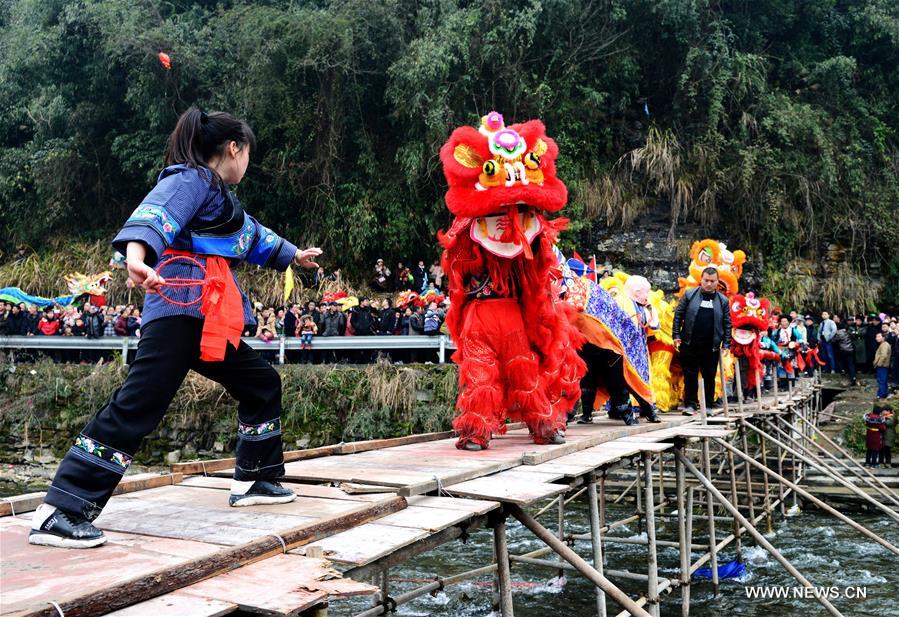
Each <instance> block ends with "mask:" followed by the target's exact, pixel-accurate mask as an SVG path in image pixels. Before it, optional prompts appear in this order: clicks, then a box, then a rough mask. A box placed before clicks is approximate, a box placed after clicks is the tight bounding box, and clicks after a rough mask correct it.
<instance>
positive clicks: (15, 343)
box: [0, 334, 455, 366]
mask: <svg viewBox="0 0 899 617" xmlns="http://www.w3.org/2000/svg"><path fill="white" fill-rule="evenodd" d="M243 340H244V342H245V343H247V345H249V346H250V347H252V348H253V349H255V350H256V351H277V352H278V364H284V357H285V354H286V352H287V351H291V350H300V349H302V344H301V343H300V339H299V338H298V337H289V338H288V337H280V338H277V339H272V342H270V343H266V342H265V341H262V340H260V339H258V338H256V337H244V339H243ZM138 341H140V338H138V337H134V336H104V337H102V338H85V337H81V336H77V337H75V336H0V350H3V349H68V350H106V351H118V352H119V353H121V354H122V364H124V365H126V366H127V364H128V352H129V351H130V350H133V349H137V343H138ZM392 349H432V350H434V351H436V352H437V357H438V361H439V362H440V363H441V364H443V363H444V362H446V351H447V350H448V349H449V350H452V349H455V345H454V344H453V342H452V340H451V339H450V338H449V337H448V336H446V335H443V334H440V335H438V336H421V335H415V336H402V335H396V336H316V337H315V338H313V339H312V350H313V351H381V350H392Z"/></svg>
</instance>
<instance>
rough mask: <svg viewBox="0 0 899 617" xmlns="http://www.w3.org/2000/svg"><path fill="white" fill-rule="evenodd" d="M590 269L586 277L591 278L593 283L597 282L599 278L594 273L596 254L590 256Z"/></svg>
mask: <svg viewBox="0 0 899 617" xmlns="http://www.w3.org/2000/svg"><path fill="white" fill-rule="evenodd" d="M590 270H591V272H590V274H588V275H587V276H588V278H591V279H593V282H594V283H598V282H599V279H598V276H597V274H596V256H595V255H594V256H593V257H591V258H590Z"/></svg>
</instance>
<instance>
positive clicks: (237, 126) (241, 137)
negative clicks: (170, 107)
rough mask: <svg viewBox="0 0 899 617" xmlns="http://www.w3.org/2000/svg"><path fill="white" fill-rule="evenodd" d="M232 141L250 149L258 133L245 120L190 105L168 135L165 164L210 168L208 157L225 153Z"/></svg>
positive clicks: (253, 147) (254, 146)
mask: <svg viewBox="0 0 899 617" xmlns="http://www.w3.org/2000/svg"><path fill="white" fill-rule="evenodd" d="M232 141H233V142H236V143H237V145H238V146H239V147H240V148H244V147H247V148H249V149H250V151H251V152H252V151H253V150H255V149H256V136H255V135H254V134H253V130H252V129H251V128H250V126H249V125H248V124H247V123H246V122H244V121H243V120H241V119H239V118H235V117H234V116H232V115H231V114H229V113H225V112H223V111H214V112H210V113H206V112H204V111H200V110H199V109H197V108H196V107H191V108H190V109H188V110H187V111H185V112H184V113H183V114H181V117H180V118H178V123H177V124H176V125H175V129H174V130H173V131H172V134H171V135H169V141H168V145H167V147H166V152H165V164H166V166H169V165H179V164H180V165H187V166H188V167H195V168H196V167H206V168H208V167H209V165H208V162H209V160H210V159H211V158H213V157H215V156H216V155H220V154H222V153H223V152H224V150H225V147H226V146H227V145H228V144H229V143H230V142H232ZM216 178H217V179H218V180H219V181H220V179H219V178H218V176H217V175H216Z"/></svg>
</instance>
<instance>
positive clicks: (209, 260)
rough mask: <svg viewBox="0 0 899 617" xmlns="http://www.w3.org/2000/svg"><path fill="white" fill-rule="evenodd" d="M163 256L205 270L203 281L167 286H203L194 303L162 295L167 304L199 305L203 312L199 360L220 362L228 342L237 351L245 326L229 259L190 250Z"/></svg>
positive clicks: (173, 281) (182, 281)
mask: <svg viewBox="0 0 899 617" xmlns="http://www.w3.org/2000/svg"><path fill="white" fill-rule="evenodd" d="M162 254H163V255H169V256H172V257H173V258H176V259H177V258H182V259H185V260H188V261H193V262H194V263H195V264H196V265H197V266H199V267H200V269H201V270H202V271H203V278H202V279H175V278H173V279H167V280H166V286H168V287H189V286H193V285H202V287H203V292H202V294H201V295H200V297H199V298H197V299H196V300H194V301H193V302H183V303H182V302H177V301H175V300H172V299H171V298H167V297H166V296H165V295H163V294H162V293H160V296H162V298H163V299H164V300H166V301H167V302H170V303H171V304H177V305H180V306H188V305H191V304H196V303H197V302H199V303H200V312H201V313H202V314H203V317H204V320H203V333H202V336H201V338H200V360H204V361H206V362H221V361H222V360H224V359H225V351H226V350H227V349H228V343H231V345H232V346H233V347H234V348H235V349H237V346H238V345H240V335H241V333H242V332H243V326H244V323H243V321H244V319H243V301H242V300H241V297H240V290H239V289H238V288H237V283H235V282H234V277H233V276H232V274H231V266H230V265H229V264H228V260H227V259H225V258H224V257H219V256H217V255H197V254H195V253H191V252H189V251H176V250H174V249H166V250H165V251H163V253H162ZM199 257H202V258H204V259H205V260H206V266H205V267H203V265H202V264H201V263H200V261H199V259H198V258H199ZM168 263H171V260H169V261H167V262H166V264H168ZM166 264H163V266H165V265H166ZM163 278H164V277H163Z"/></svg>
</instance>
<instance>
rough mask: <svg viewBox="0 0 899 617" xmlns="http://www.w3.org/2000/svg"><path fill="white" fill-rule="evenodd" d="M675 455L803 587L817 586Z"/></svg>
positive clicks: (832, 609)
mask: <svg viewBox="0 0 899 617" xmlns="http://www.w3.org/2000/svg"><path fill="white" fill-rule="evenodd" d="M675 456H677V457H678V459H679V460H680V461H681V462H682V463H683V464H684V467H686V468H687V470H688V471H689V472H690V473H692V474H693V475H694V476H695V477H696V479H697V480H699V482H700V483H702V485H703V486H704V487H705V488H706V490H707V491H708V492H709V493H711V494H712V495H714V496H715V499H716V500H717V501H718V502H719V503H720V504H721V505H722V506H724V508H725V509H726V510H727V511H728V512H730V514H731V515H732V516H734V517H736V518H737V519H738V520H739V521H740V524H742V525H743V527H745V528H746V531H748V532H749V534H750V535H752V537H753V538H754V539H755V541H756V542H757V543H759V544H760V545H761V546H762V547H763V548H764V549H765V550H767V551H768V553H770V554H771V556H772V557H774V558H775V559H776V560H777V561H778V563H780V565H782V566H783V567H784V568H785V569H786V570H787V572H789V573H790V574H791V575H792V576H793V577H794V578H795V579H796V580H797V581H799V583H801V584H802V586H803V587H806V588H809V589H815V587H814V586H813V585H812V584H811V583H810V582H809V580H808V579H807V578H805V577H804V576H803V575H802V574H801V573H800V572H799V571H798V570H797V569H796V568H794V567H793V564H791V563H790V562H789V561H788V560H787V559H786V558H785V557H784V556H783V555H782V554H781V553H780V551H778V550H777V549H776V548H774V546H773V545H772V544H771V543H770V542H769V541H768V540H767V539H766V538H765V536H763V535H762V534H761V533H759V531H758V530H757V529H756V528H755V527H753V526H752V525H751V524H750V523H749V521H748V520H746V517H744V516H743V515H742V514H740V511H739V510H738V509H737V508H736V507H735V506H734V505H733V504H731V503H730V502H729V501H727V499H725V498H724V495H722V494H721V492H720V491H719V490H718V489H717V488H715V485H714V484H712V482H711V481H710V480H709V479H708V478H707V477H705V476H704V475H703V474H702V472H700V471H699V470H698V469H697V468H696V467H694V466H693V463H691V462H690V461H689V460H687V458H686V457H685V456H684V455H683V454H681V453H680V452H677V451H675ZM815 597H816V598H817V600H818V602H820V603H821V604H822V605H823V606H824V608H826V609H827V611H828V612H829V613H830V614H831V615H834V616H835V617H842V613H840V611H838V610H837V608H836V607H835V606H834V605H833V604H831V603H830V602H829V601H828V600H827V598H825V597H824V595H823V594H815Z"/></svg>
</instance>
